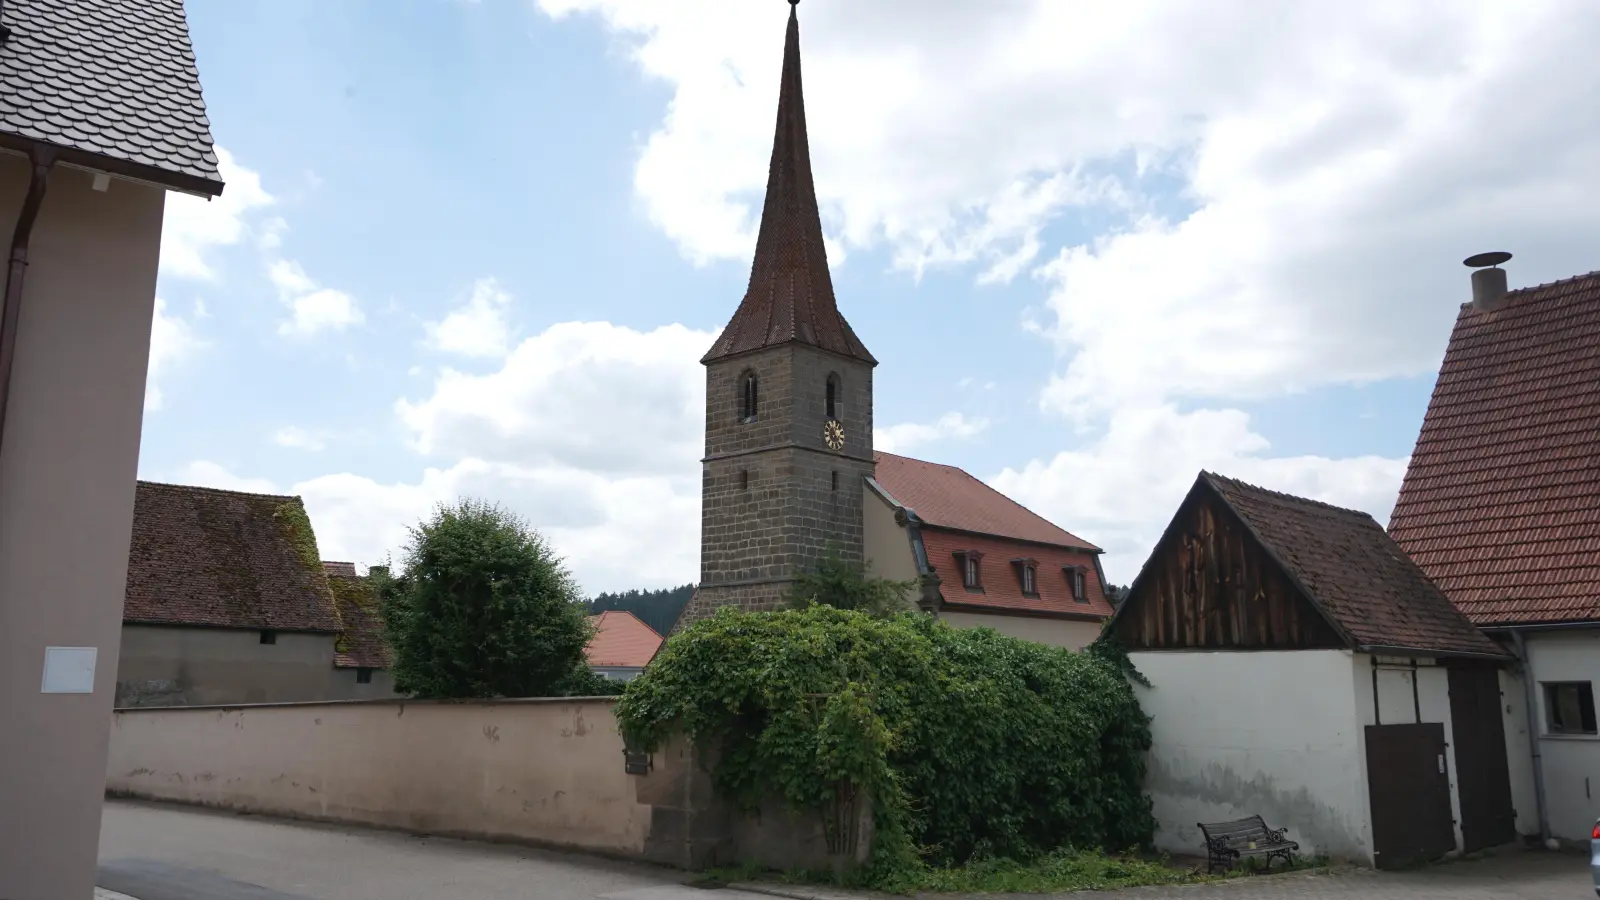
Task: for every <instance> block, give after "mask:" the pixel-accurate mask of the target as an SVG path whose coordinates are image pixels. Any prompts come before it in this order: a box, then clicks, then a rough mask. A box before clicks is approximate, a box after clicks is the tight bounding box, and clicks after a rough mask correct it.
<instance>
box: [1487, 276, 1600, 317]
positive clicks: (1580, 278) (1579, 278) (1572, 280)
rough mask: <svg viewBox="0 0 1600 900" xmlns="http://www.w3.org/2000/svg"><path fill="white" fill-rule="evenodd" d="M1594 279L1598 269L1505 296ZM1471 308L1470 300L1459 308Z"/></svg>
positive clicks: (1518, 289)
mask: <svg viewBox="0 0 1600 900" xmlns="http://www.w3.org/2000/svg"><path fill="white" fill-rule="evenodd" d="M1595 278H1600V269H1595V270H1593V271H1589V272H1584V273H1583V274H1581V275H1569V276H1568V277H1566V278H1557V279H1556V280H1555V281H1546V282H1543V283H1541V284H1530V285H1525V286H1523V287H1519V288H1512V289H1511V290H1509V291H1506V294H1505V295H1506V297H1508V298H1509V297H1512V296H1513V295H1516V294H1531V293H1533V292H1534V291H1542V290H1544V289H1546V288H1553V287H1560V286H1563V285H1568V284H1575V283H1577V282H1580V281H1586V280H1589V279H1595ZM1471 306H1472V301H1471V300H1468V301H1466V302H1465V303H1463V304H1461V308H1462V309H1468V308H1471Z"/></svg>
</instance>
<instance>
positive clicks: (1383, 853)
mask: <svg viewBox="0 0 1600 900" xmlns="http://www.w3.org/2000/svg"><path fill="white" fill-rule="evenodd" d="M1367 791H1368V799H1369V802H1370V803H1371V806H1372V849H1373V851H1374V852H1375V854H1376V858H1375V860H1374V863H1375V864H1376V865H1377V867H1378V868H1380V869H1397V868H1401V867H1404V866H1407V865H1412V864H1415V863H1419V862H1426V861H1428V860H1433V859H1438V858H1439V857H1441V856H1443V855H1445V854H1446V853H1449V852H1450V851H1451V850H1454V849H1455V848H1456V832H1455V819H1454V817H1452V816H1451V814H1450V774H1449V772H1448V770H1447V768H1446V765H1445V754H1444V725H1443V724H1442V723H1437V722H1425V723H1423V724H1420V725H1368V726H1367Z"/></svg>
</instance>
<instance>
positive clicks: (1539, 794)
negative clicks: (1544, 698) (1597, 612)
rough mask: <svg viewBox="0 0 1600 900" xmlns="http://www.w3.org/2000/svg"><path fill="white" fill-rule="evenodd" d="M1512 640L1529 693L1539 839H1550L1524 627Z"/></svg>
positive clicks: (1515, 631)
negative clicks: (1523, 633)
mask: <svg viewBox="0 0 1600 900" xmlns="http://www.w3.org/2000/svg"><path fill="white" fill-rule="evenodd" d="M1511 640H1512V641H1513V642H1514V643H1515V644H1516V647H1517V660H1518V661H1519V662H1521V663H1522V687H1523V689H1524V690H1525V691H1526V693H1527V697H1526V698H1525V699H1524V701H1523V705H1525V706H1526V707H1527V709H1528V749H1529V750H1530V751H1532V753H1533V799H1534V803H1535V805H1537V806H1538V808H1539V839H1540V840H1541V841H1544V842H1546V843H1549V841H1550V812H1549V807H1547V806H1546V805H1545V799H1544V757H1542V756H1541V755H1540V753H1539V722H1538V720H1537V718H1536V717H1537V715H1538V711H1539V693H1538V689H1537V686H1536V685H1535V684H1534V683H1533V664H1532V661H1531V660H1529V658H1528V645H1527V643H1526V642H1525V641H1524V640H1523V639H1522V629H1520V628H1517V629H1513V630H1512V632H1511Z"/></svg>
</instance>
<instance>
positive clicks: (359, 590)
mask: <svg viewBox="0 0 1600 900" xmlns="http://www.w3.org/2000/svg"><path fill="white" fill-rule="evenodd" d="M323 565H324V566H335V567H337V566H341V565H349V566H350V568H351V569H352V570H354V568H355V566H354V565H351V564H350V563H343V564H341V563H326V562H325V563H323ZM341 571H342V570H341ZM328 586H329V587H330V588H332V589H333V599H334V602H335V603H337V604H338V607H339V620H340V621H341V622H342V623H343V624H344V632H343V633H342V634H340V635H339V640H338V641H337V642H336V643H335V644H334V656H333V664H334V665H335V666H337V667H338V668H341V669H358V668H359V669H387V668H389V667H390V666H391V665H392V664H393V661H394V660H393V657H392V656H391V654H390V653H389V646H388V644H386V643H385V642H384V639H383V621H382V619H380V618H379V617H378V597H377V595H376V594H375V593H373V590H372V583H371V582H370V581H368V580H367V579H366V578H363V577H361V576H359V575H345V574H333V570H331V569H330V572H329V575H328Z"/></svg>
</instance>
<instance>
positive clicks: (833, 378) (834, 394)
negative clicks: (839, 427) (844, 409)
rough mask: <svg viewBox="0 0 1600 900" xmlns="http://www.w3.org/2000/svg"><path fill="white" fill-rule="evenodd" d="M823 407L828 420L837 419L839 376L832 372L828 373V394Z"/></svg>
mask: <svg viewBox="0 0 1600 900" xmlns="http://www.w3.org/2000/svg"><path fill="white" fill-rule="evenodd" d="M825 405H826V407H827V409H826V415H827V417H828V418H830V419H837V418H839V376H838V375H837V374H835V373H833V372H829V373H828V394H827V400H826V403H825Z"/></svg>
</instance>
